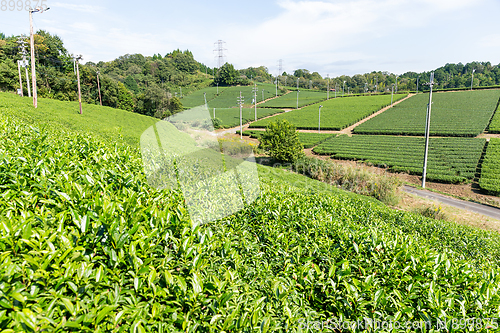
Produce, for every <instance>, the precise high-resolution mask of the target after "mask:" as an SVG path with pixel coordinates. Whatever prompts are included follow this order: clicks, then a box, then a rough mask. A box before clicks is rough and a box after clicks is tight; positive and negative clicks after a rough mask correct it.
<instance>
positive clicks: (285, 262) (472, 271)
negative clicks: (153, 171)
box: [0, 106, 500, 332]
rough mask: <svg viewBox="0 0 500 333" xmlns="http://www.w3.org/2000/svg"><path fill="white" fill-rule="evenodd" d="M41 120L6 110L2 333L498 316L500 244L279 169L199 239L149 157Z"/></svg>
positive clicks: (280, 327) (283, 326)
mask: <svg viewBox="0 0 500 333" xmlns="http://www.w3.org/2000/svg"><path fill="white" fill-rule="evenodd" d="M55 107H57V106H55ZM39 112H40V113H44V114H43V119H45V120H46V122H45V124H44V126H38V124H37V123H35V122H34V121H33V119H34V118H30V117H32V116H31V115H29V116H26V114H27V113H20V112H18V110H16V109H15V107H13V106H11V107H9V108H5V107H0V188H1V189H2V192H1V193H2V194H1V195H0V223H1V226H2V228H1V229H0V230H1V231H0V237H1V238H0V249H1V252H0V258H1V261H0V262H1V265H2V266H1V269H0V273H1V274H2V291H3V296H2V298H1V299H0V306H1V307H2V308H3V310H2V311H1V312H0V314H1V317H0V325H1V327H2V328H3V329H9V328H10V329H13V330H16V331H19V330H28V331H29V330H32V331H36V330H50V331H53V330H57V329H61V328H63V329H64V330H73V331H85V332H88V331H129V330H134V329H137V330H138V331H144V330H146V331H158V332H161V331H164V332H175V331H203V332H211V331H217V332H219V331H256V330H261V331H263V332H268V331H292V332H293V331H299V330H300V329H301V328H302V330H303V329H304V326H303V325H304V323H307V322H308V323H310V325H313V324H314V322H324V321H326V320H327V319H338V320H341V321H349V322H352V321H355V320H357V319H359V320H361V319H362V318H372V319H379V320H382V319H383V318H392V319H393V320H398V321H400V322H408V321H411V322H416V321H423V320H429V321H432V322H433V324H434V325H435V324H436V320H437V318H441V319H446V318H447V319H448V320H450V319H451V318H472V317H475V318H496V317H498V315H499V313H498V311H499V310H498V304H500V295H499V293H498V288H499V287H498V286H499V285H500V274H499V273H500V269H499V268H498V264H499V263H500V242H499V240H500V239H499V236H498V234H493V233H489V232H484V231H478V230H475V229H471V228H467V227H462V226H457V225H453V224H452V223H447V222H442V221H434V220H429V219H426V218H423V217H421V216H417V215H413V214H408V213H403V212H396V211H393V210H391V209H389V208H386V207H385V206H383V205H381V204H379V203H375V202H373V200H366V199H364V198H363V197H360V196H355V195H351V194H346V193H345V192H342V191H340V190H337V189H335V188H332V187H330V186H328V185H325V184H322V183H319V182H315V181H312V180H310V179H307V178H305V177H302V176H299V175H295V174H290V173H287V172H284V171H279V170H276V169H270V168H266V167H260V168H259V170H260V172H259V177H260V181H261V190H262V193H261V196H260V197H259V198H258V199H257V200H256V201H255V202H254V203H252V204H250V205H247V206H245V208H244V209H243V210H242V211H240V212H238V213H236V214H234V215H231V216H228V217H226V218H224V219H222V220H219V221H217V222H214V223H209V224H205V225H203V226H196V225H195V224H193V222H192V221H191V220H190V218H189V216H188V215H187V210H186V206H185V203H184V199H183V197H182V193H180V192H179V191H170V190H156V189H154V188H151V187H149V186H148V185H147V183H146V179H145V176H144V174H143V172H142V163H141V159H140V155H139V153H138V150H137V149H136V148H133V147H130V146H129V145H126V144H124V143H122V142H110V141H108V140H101V139H100V138H99V137H97V138H96V136H95V135H101V134H100V132H99V124H98V123H95V124H94V125H93V126H92V127H91V128H92V130H93V131H94V133H93V134H92V135H91V134H85V133H82V131H74V130H71V129H67V128H65V127H63V126H60V125H59V124H60V123H59V120H58V119H57V117H54V119H53V120H52V121H49V120H50V117H51V115H50V114H49V113H48V112H49V111H47V110H46V111H39ZM45 112H47V113H45ZM19 114H22V115H23V116H22V117H18V115H19ZM128 115H129V113H123V116H124V117H126V116H128ZM35 116H37V115H35ZM35 116H33V117H35ZM39 117H42V116H41V115H40V116H39ZM77 117H79V115H75V116H74V117H73V121H74V123H73V124H72V125H71V126H72V127H74V128H81V127H80V125H79V124H80V121H81V120H76V119H79V118H77ZM70 118H71V117H69V118H68V119H70ZM30 119H31V120H30ZM68 121H70V120H68ZM102 128H103V133H104V135H106V133H107V131H106V128H107V127H106V126H103V127H102ZM485 324H486V323H485Z"/></svg>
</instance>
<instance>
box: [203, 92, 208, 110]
mask: <svg viewBox="0 0 500 333" xmlns="http://www.w3.org/2000/svg"><path fill="white" fill-rule="evenodd" d="M203 97H204V98H205V105H207V93H206V92H204V93H203ZM207 107H208V105H207Z"/></svg>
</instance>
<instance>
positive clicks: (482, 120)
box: [353, 89, 500, 136]
mask: <svg viewBox="0 0 500 333" xmlns="http://www.w3.org/2000/svg"><path fill="white" fill-rule="evenodd" d="M499 98H500V90H498V89H493V90H477V91H459V92H446V93H435V94H433V98H432V100H433V104H432V110H431V126H430V133H431V135H434V136H476V135H478V134H480V133H482V132H484V130H485V129H486V127H487V126H488V124H489V122H490V119H491V117H492V116H493V113H494V111H495V109H496V107H497V104H498V101H499ZM428 102H429V94H419V95H417V96H413V97H411V98H409V99H408V100H406V101H404V102H402V103H400V104H398V105H396V106H395V107H394V108H391V109H389V110H387V111H385V112H384V113H382V114H380V115H378V116H377V117H375V118H372V119H370V120H369V121H367V122H365V123H363V124H361V125H359V126H357V127H356V128H355V129H354V131H353V132H354V133H356V134H388V135H424V133H425V119H426V112H427V104H428Z"/></svg>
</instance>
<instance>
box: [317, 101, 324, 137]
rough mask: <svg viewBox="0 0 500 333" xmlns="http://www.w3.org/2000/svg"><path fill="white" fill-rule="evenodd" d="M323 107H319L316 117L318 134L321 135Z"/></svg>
mask: <svg viewBox="0 0 500 333" xmlns="http://www.w3.org/2000/svg"><path fill="white" fill-rule="evenodd" d="M322 107H323V105H320V106H319V115H318V133H321V108H322Z"/></svg>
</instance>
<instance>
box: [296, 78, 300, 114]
mask: <svg viewBox="0 0 500 333" xmlns="http://www.w3.org/2000/svg"><path fill="white" fill-rule="evenodd" d="M299 93H300V90H299V79H297V110H298V109H299Z"/></svg>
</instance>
